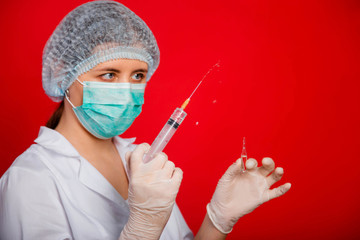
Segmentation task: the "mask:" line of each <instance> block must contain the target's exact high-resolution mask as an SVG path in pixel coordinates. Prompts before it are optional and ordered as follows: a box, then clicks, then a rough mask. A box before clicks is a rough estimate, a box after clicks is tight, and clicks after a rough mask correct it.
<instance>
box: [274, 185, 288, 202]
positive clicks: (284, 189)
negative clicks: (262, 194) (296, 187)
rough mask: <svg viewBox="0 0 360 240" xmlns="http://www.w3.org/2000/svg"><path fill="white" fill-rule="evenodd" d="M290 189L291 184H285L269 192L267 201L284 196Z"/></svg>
mask: <svg viewBox="0 0 360 240" xmlns="http://www.w3.org/2000/svg"><path fill="white" fill-rule="evenodd" d="M290 188H291V183H285V184H283V185H281V186H280V187H277V188H274V189H271V190H269V200H271V199H274V198H277V197H280V196H282V195H284V194H285V193H286V192H287V191H289V189H290Z"/></svg>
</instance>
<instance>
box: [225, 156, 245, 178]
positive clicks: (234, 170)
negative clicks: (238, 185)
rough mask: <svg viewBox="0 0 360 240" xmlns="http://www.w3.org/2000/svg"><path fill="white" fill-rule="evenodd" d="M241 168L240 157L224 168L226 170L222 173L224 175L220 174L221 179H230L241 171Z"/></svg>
mask: <svg viewBox="0 0 360 240" xmlns="http://www.w3.org/2000/svg"><path fill="white" fill-rule="evenodd" d="M242 170H243V168H242V163H241V158H239V159H238V160H237V161H236V162H234V163H233V164H231V165H230V166H229V167H228V169H227V170H226V172H225V173H224V175H223V176H222V179H223V180H225V181H226V180H228V181H230V180H232V179H233V178H234V177H235V176H237V175H238V174H240V173H241V172H242Z"/></svg>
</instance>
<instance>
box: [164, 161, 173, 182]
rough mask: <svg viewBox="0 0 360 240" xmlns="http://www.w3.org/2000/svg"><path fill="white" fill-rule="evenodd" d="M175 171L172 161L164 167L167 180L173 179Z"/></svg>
mask: <svg viewBox="0 0 360 240" xmlns="http://www.w3.org/2000/svg"><path fill="white" fill-rule="evenodd" d="M174 171H175V164H174V163H173V162H172V161H167V162H166V163H165V164H164V167H163V173H164V175H165V177H166V178H171V177H172V176H173V174H174Z"/></svg>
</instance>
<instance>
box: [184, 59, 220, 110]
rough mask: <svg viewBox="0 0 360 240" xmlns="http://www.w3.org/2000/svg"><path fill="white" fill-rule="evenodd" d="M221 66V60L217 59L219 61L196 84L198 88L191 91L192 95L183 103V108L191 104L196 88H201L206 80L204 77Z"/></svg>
mask: <svg viewBox="0 0 360 240" xmlns="http://www.w3.org/2000/svg"><path fill="white" fill-rule="evenodd" d="M218 67H220V60H218V61H217V63H215V64H214V66H212V67H211V68H210V69H209V71H208V72H207V73H206V74H205V75H204V77H203V78H202V79H201V81H200V82H199V84H198V85H197V86H196V88H195V89H194V91H193V92H192V93H191V95H190V97H189V98H188V99H186V100H185V102H184V103H183V104H182V105H181V108H182V109H183V110H184V109H185V108H186V106H187V105H188V104H189V102H190V99H191V97H192V96H193V95H194V93H195V92H196V90H197V89H198V88H199V86H200V84H201V83H202V82H203V81H204V79H205V78H206V77H207V76H208V75H209V73H210V72H212V70H214V69H215V68H218Z"/></svg>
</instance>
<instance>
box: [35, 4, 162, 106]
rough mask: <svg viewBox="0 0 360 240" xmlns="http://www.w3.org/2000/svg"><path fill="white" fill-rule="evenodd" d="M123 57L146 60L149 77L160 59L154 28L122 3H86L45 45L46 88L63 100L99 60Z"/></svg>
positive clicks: (55, 98) (53, 95)
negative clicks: (68, 90)
mask: <svg viewBox="0 0 360 240" xmlns="http://www.w3.org/2000/svg"><path fill="white" fill-rule="evenodd" d="M119 58H127V59H138V60H141V61H144V62H146V63H147V64H148V74H147V80H149V79H150V77H151V76H152V74H153V73H154V72H155V70H156V68H157V67H158V65H159V60H160V52H159V48H158V46H157V43H156V40H155V37H154V35H153V34H152V32H151V30H150V29H149V27H148V26H147V25H146V24H145V22H144V21H143V20H142V19H141V18H139V17H138V16H137V15H136V14H135V13H133V12H132V11H131V10H130V9H128V8H127V7H125V6H124V5H122V4H120V3H118V2H114V1H93V2H88V3H85V4H83V5H81V6H79V7H77V8H76V9H74V10H73V11H71V12H70V13H69V14H68V15H67V16H66V17H65V18H64V19H63V20H62V21H61V22H60V24H59V25H58V26H57V27H56V29H55V31H54V32H53V34H52V35H51V37H50V38H49V40H48V41H47V43H46V45H45V48H44V51H43V67H42V83H43V88H44V90H45V92H46V94H47V95H48V96H49V97H50V98H51V99H52V100H54V101H56V102H58V101H61V100H62V99H63V96H64V92H65V90H66V89H68V88H69V87H70V85H71V84H72V83H73V82H74V81H75V80H76V78H77V77H78V76H80V75H81V74H83V73H85V72H87V71H89V70H90V69H92V68H94V67H95V66H96V65H98V64H99V63H102V62H105V61H109V60H114V59H119Z"/></svg>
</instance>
